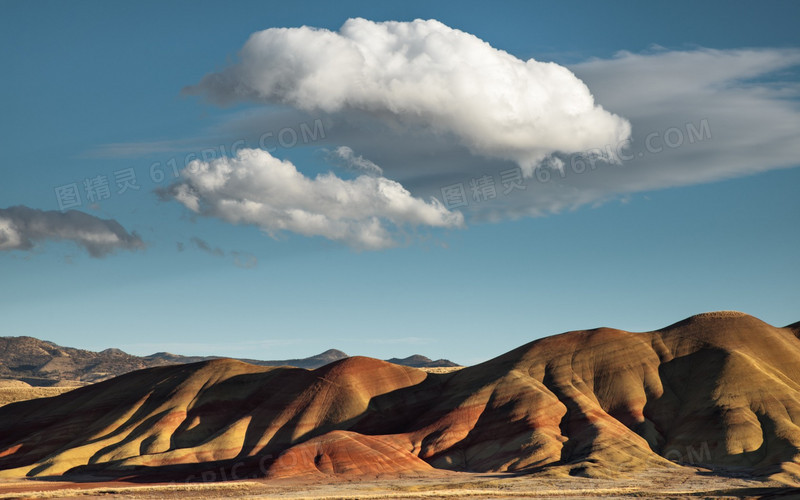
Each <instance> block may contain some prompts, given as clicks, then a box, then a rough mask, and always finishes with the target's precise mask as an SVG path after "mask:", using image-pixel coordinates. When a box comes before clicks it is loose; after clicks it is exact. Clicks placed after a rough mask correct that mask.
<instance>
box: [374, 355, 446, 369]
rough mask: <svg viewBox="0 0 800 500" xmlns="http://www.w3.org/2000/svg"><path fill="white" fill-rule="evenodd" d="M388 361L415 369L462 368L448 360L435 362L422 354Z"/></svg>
mask: <svg viewBox="0 0 800 500" xmlns="http://www.w3.org/2000/svg"><path fill="white" fill-rule="evenodd" d="M386 361H388V362H389V363H394V364H396V365H403V366H411V367H413V368H440V367H454V366H460V365H457V364H456V363H453V362H452V361H450V360H448V359H437V360H436V361H434V360H432V359H431V358H429V357H427V356H423V355H421V354H412V355H411V356H409V357H407V358H392V359H387V360H386Z"/></svg>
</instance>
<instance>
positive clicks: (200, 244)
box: [191, 236, 225, 257]
mask: <svg viewBox="0 0 800 500" xmlns="http://www.w3.org/2000/svg"><path fill="white" fill-rule="evenodd" d="M191 242H192V243H193V244H194V246H195V247H197V248H198V249H200V250H202V251H204V252H206V253H209V254H211V255H213V256H215V257H224V256H225V252H224V251H223V250H222V249H221V248H219V247H216V248H211V245H209V244H208V243H207V242H206V241H205V240H203V239H200V238H198V237H196V236H193V237H192V238H191Z"/></svg>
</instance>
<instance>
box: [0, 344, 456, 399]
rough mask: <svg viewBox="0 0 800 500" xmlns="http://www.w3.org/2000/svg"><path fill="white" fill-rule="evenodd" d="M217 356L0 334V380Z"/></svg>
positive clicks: (60, 382) (88, 376) (405, 361)
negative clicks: (80, 345)
mask: <svg viewBox="0 0 800 500" xmlns="http://www.w3.org/2000/svg"><path fill="white" fill-rule="evenodd" d="M347 357H349V356H348V355H347V354H346V353H344V352H342V351H339V350H336V349H329V350H327V351H325V352H323V353H320V354H317V355H316V356H311V357H308V358H302V359H284V360H266V361H265V360H257V359H240V360H239V361H244V362H247V363H250V364H253V365H259V366H293V367H297V368H307V369H314V368H319V367H321V366H324V365H327V364H329V363H333V362H334V361H339V360H341V359H345V358H347ZM214 359H221V357H220V356H181V355H179V354H172V353H168V352H158V353H155V354H151V355H149V356H134V355H132V354H128V353H126V352H124V351H121V350H119V349H106V350H104V351H100V352H95V351H87V350H84V349H75V348H72V347H62V346H60V345H57V344H54V343H52V342H48V341H46V340H40V339H37V338H34V337H0V379H13V380H21V381H23V382H26V383H28V384H30V385H32V386H40V387H41V386H64V385H84V384H90V383H95V382H101V381H103V380H107V379H110V378H113V377H116V376H119V375H122V374H124V373H128V372H132V371H134V370H141V369H143V368H152V367H154V366H165V365H175V364H186V363H196V362H199V361H210V360H214ZM388 361H389V362H390V363H394V364H398V365H404V366H411V367H414V368H435V367H458V366H459V365H457V364H455V363H453V362H452V361H448V360H446V359H439V360H436V361H434V360H431V359H430V358H426V357H425V356H421V355H419V354H415V355H413V356H409V357H407V358H392V359H390V360H388Z"/></svg>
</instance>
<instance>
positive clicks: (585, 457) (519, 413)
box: [0, 312, 800, 484]
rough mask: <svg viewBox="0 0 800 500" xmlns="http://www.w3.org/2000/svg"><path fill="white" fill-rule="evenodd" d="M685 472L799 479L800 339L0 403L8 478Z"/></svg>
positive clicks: (567, 344)
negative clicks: (686, 468)
mask: <svg viewBox="0 0 800 500" xmlns="http://www.w3.org/2000/svg"><path fill="white" fill-rule="evenodd" d="M679 464H695V465H702V466H704V467H710V468H713V469H716V470H717V471H721V472H724V473H726V474H752V475H756V476H760V477H766V476H770V477H773V478H777V479H780V480H782V481H785V482H787V483H794V484H798V481H800V339H798V337H797V336H796V332H795V329H792V328H776V327H773V326H770V325H768V324H766V323H764V322H763V321H761V320H759V319H757V318H754V317H752V316H748V315H746V314H743V313H738V312H716V313H705V314H700V315H697V316H693V317H691V318H688V319H685V320H683V321H680V322H678V323H675V324H673V325H670V326H667V327H665V328H662V329H660V330H656V331H652V332H641V333H633V332H627V331H623V330H616V329H612V328H598V329H594V330H586V331H574V332H568V333H564V334H560V335H555V336H551V337H547V338H544V339H539V340H535V341H533V342H531V343H528V344H526V345H524V346H521V347H519V348H517V349H515V350H513V351H510V352H508V353H506V354H503V355H501V356H499V357H496V358H494V359H492V360H489V361H487V362H485V363H482V364H479V365H475V366H471V367H467V368H464V369H462V370H459V371H456V372H453V373H448V374H432V373H427V372H425V371H423V370H421V369H417V368H413V367H408V366H401V365H397V364H393V363H388V362H386V361H380V360H376V359H371V358H364V357H350V358H345V359H341V360H338V361H334V362H333V363H330V364H327V365H325V366H323V367H320V368H316V369H314V370H306V369H300V368H289V367H267V366H256V365H252V364H248V363H244V362H241V361H236V360H230V359H217V360H210V361H202V362H198V363H191V364H183V365H173V366H162V367H154V368H149V369H145V370H140V371H135V372H131V373H128V374H125V375H122V376H120V377H117V378H114V379H111V380H106V381H104V382H100V383H97V384H93V385H91V386H87V387H82V388H79V389H76V390H73V391H70V392H68V393H66V394H63V395H61V396H57V397H54V398H42V399H37V400H31V401H25V402H20V403H15V404H11V405H8V406H5V407H2V408H0V476H7V477H11V476H53V475H63V474H66V475H80V476H81V477H84V476H86V475H91V476H100V477H125V478H140V479H148V480H156V479H167V478H172V479H176V478H177V479H180V480H183V479H186V478H192V477H201V475H202V473H203V471H206V470H210V469H214V470H219V471H225V474H224V477H228V478H242V477H249V476H251V475H259V476H266V477H269V478H286V477H295V478H297V477H308V478H314V477H322V476H330V475H335V476H344V477H348V476H364V475H370V476H376V475H377V476H381V475H388V476H393V477H394V476H397V475H403V474H415V473H421V472H425V471H430V470H433V469H434V468H437V469H447V470H457V471H475V472H499V473H502V472H513V473H548V474H562V475H575V476H591V477H600V478H602V477H609V478H612V477H617V476H619V475H621V474H629V473H635V472H636V471H640V470H643V469H647V468H671V467H678V466H679Z"/></svg>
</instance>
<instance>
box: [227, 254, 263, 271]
mask: <svg viewBox="0 0 800 500" xmlns="http://www.w3.org/2000/svg"><path fill="white" fill-rule="evenodd" d="M231 255H233V265H234V266H236V267H241V268H242V269H253V268H254V267H256V266H257V265H258V258H257V257H256V256H255V255H253V254H250V253H242V252H231Z"/></svg>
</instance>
